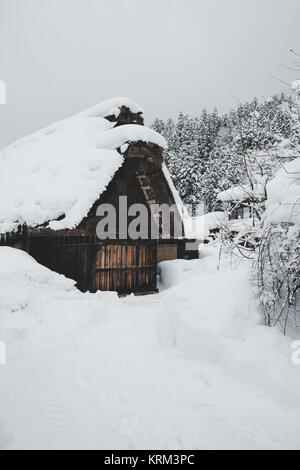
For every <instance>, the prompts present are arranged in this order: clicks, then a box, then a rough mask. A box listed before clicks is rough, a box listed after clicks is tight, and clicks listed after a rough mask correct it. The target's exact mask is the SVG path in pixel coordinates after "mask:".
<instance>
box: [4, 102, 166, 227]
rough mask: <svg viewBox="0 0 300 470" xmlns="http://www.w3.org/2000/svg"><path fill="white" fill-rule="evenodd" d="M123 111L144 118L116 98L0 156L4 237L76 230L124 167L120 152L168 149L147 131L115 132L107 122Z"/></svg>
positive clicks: (128, 128) (136, 108)
mask: <svg viewBox="0 0 300 470" xmlns="http://www.w3.org/2000/svg"><path fill="white" fill-rule="evenodd" d="M122 106H126V107H127V108H129V109H130V110H131V111H132V112H133V113H140V112H142V109H141V108H140V107H139V106H138V105H137V104H135V103H134V102H133V101H131V100H129V99H128V98H114V99H112V100H108V101H105V102H103V103H100V104H98V105H97V106H94V107H92V108H90V109H88V110H86V111H84V112H81V113H79V114H77V115H75V116H73V117H71V118H69V119H66V120H64V121H60V122H58V123H56V124H53V125H51V126H48V127H47V128H45V129H43V130H41V131H39V132H37V133H35V134H33V135H31V136H29V137H27V138H25V139H22V140H20V141H18V142H16V143H15V144H13V145H11V146H9V147H8V148H6V149H4V150H3V151H2V152H1V153H0V233H7V232H10V231H13V230H15V229H16V228H17V227H18V226H19V225H23V224H27V225H28V226H29V227H36V226H39V225H42V224H45V223H48V222H49V227H50V228H52V229H54V230H60V229H72V228H75V227H76V226H78V224H79V223H80V222H81V221H82V219H83V218H84V217H85V216H86V215H87V213H88V211H89V210H90V208H91V207H92V205H93V204H94V202H95V201H96V200H97V199H98V197H99V196H100V195H101V194H102V193H103V192H104V191H105V189H106V188H107V186H108V184H109V183H110V181H111V180H112V178H113V176H114V175H115V173H116V171H117V170H118V169H119V168H120V167H121V166H122V164H123V162H124V158H123V156H122V155H120V153H119V152H117V150H116V149H117V148H119V147H122V145H124V144H125V143H130V142H133V141H140V140H141V141H147V142H152V143H155V144H157V145H159V146H161V147H163V148H165V147H166V145H167V144H166V141H165V139H163V137H161V136H160V135H159V134H157V133H156V132H155V131H153V130H151V129H148V128H145V127H143V126H138V125H125V126H120V127H119V128H114V126H115V123H112V122H109V121H108V120H106V119H105V117H107V116H111V115H115V116H116V117H118V115H119V113H120V108H121V107H122ZM58 218H61V220H59V221H57V220H56V219H58Z"/></svg>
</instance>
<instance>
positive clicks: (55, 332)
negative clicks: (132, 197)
mask: <svg viewBox="0 0 300 470" xmlns="http://www.w3.org/2000/svg"><path fill="white" fill-rule="evenodd" d="M218 265H219V262H218V250H217V249H214V248H210V247H205V248H203V250H202V252H201V259H200V260H193V261H190V262H189V261H184V260H178V261H175V262H165V263H162V264H161V267H160V268H161V276H162V286H163V287H164V289H163V290H162V292H161V293H160V294H159V295H154V296H147V297H134V296H129V297H127V298H125V299H119V298H118V296H117V295H116V294H114V293H101V292H99V293H97V294H89V293H87V294H83V293H81V292H79V291H77V290H76V288H75V287H74V282H73V281H72V280H69V279H66V278H64V277H63V276H60V275H58V274H56V273H53V272H51V271H49V270H48V269H46V268H44V267H42V266H40V265H38V264H37V263H36V262H35V261H34V260H33V259H32V258H31V257H30V256H28V255H27V254H26V253H23V252H21V251H17V250H13V249H10V248H0V339H1V340H3V341H5V343H6V345H7V359H8V360H7V365H6V366H0V417H1V418H0V448H7V447H9V448H11V449H111V450H114V449H116V448H120V449H151V448H152V449H153V448H157V449H176V448H177V449H186V448H192V449H224V448H225V449H231V448H235V449H260V448H265V449H288V448H299V438H298V436H299V432H300V423H299V413H300V404H299V393H300V378H299V373H298V372H299V371H298V369H297V367H296V366H295V365H293V364H292V361H291V354H292V350H291V341H290V340H289V339H287V338H284V337H282V336H281V334H280V333H279V332H277V331H276V330H275V329H267V328H266V327H264V326H263V325H262V322H261V318H260V316H259V314H258V312H257V309H256V302H255V298H254V296H253V294H252V293H251V286H250V284H249V271H248V267H247V265H244V266H240V267H238V268H237V269H232V266H231V262H230V260H228V262H227V261H226V262H225V261H224V263H223V264H222V265H221V267H220V269H219V270H218V267H219V266H218ZM3 420H5V423H6V425H5V427H4V426H3V424H2V423H3Z"/></svg>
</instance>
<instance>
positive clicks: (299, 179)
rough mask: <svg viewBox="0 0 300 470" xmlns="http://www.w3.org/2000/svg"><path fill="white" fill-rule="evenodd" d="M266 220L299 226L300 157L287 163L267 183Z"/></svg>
mask: <svg viewBox="0 0 300 470" xmlns="http://www.w3.org/2000/svg"><path fill="white" fill-rule="evenodd" d="M267 193H268V203H267V212H266V215H265V217H266V220H267V221H268V222H270V223H276V224H277V223H282V222H285V223H294V224H297V225H299V226H300V158H296V159H295V160H293V161H291V162H289V163H287V164H285V165H284V167H283V168H282V169H281V170H280V171H279V172H278V173H277V174H276V176H275V178H273V180H271V181H270V182H269V183H268V185H267Z"/></svg>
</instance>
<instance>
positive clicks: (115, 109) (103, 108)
mask: <svg viewBox="0 0 300 470" xmlns="http://www.w3.org/2000/svg"><path fill="white" fill-rule="evenodd" d="M123 106H125V107H126V108H128V109H129V110H130V111H131V112H132V113H134V114H138V113H143V112H144V111H143V108H141V107H140V106H139V105H138V104H136V103H135V102H134V101H132V100H130V99H129V98H125V97H122V98H111V99H110V100H106V101H102V102H101V103H99V104H97V105H95V106H93V107H92V108H89V109H87V110H86V111H83V112H81V113H80V114H81V116H85V117H103V118H106V117H108V116H115V117H116V118H117V117H118V116H119V115H120V113H121V108H122V107H123Z"/></svg>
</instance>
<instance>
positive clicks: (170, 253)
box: [157, 243, 178, 263]
mask: <svg viewBox="0 0 300 470" xmlns="http://www.w3.org/2000/svg"><path fill="white" fill-rule="evenodd" d="M177 258H178V244H177V243H173V244H170V243H164V244H159V245H158V248H157V262H158V263H161V262H162V261H171V260H174V259H177Z"/></svg>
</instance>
